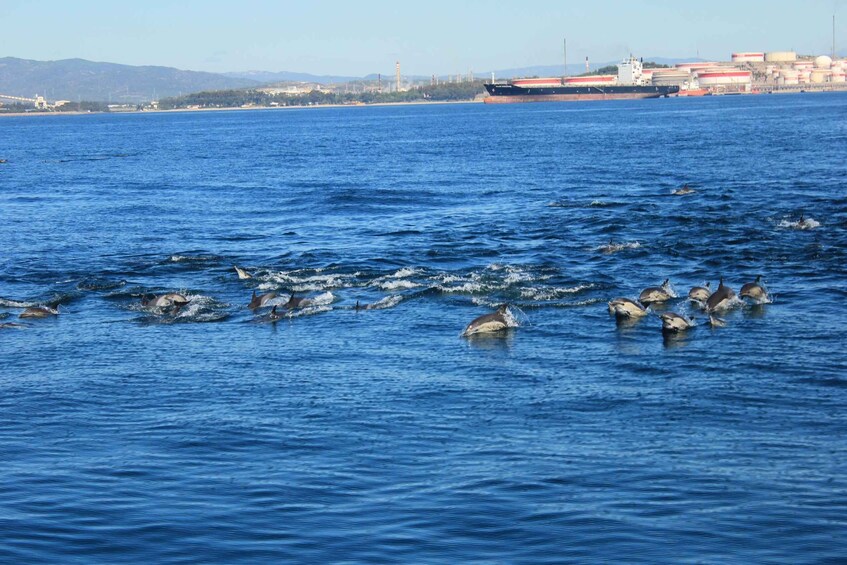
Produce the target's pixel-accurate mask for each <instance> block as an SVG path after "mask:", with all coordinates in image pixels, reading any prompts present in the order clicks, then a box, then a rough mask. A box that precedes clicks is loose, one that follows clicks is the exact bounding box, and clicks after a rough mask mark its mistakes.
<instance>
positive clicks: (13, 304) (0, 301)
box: [0, 298, 38, 308]
mask: <svg viewBox="0 0 847 565" xmlns="http://www.w3.org/2000/svg"><path fill="white" fill-rule="evenodd" d="M0 306H5V307H6V308H32V307H33V306H38V303H37V302H23V301H21V300H9V299H7V298H0Z"/></svg>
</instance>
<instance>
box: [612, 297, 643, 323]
mask: <svg viewBox="0 0 847 565" xmlns="http://www.w3.org/2000/svg"><path fill="white" fill-rule="evenodd" d="M609 314H614V315H615V318H617V319H619V320H621V319H630V318H643V317H644V316H646V315H647V309H646V308H644V307H643V306H641V304H639V303H638V302H636V301H635V300H630V299H629V298H615V299H614V300H610V301H609Z"/></svg>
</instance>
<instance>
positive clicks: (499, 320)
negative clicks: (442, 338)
mask: <svg viewBox="0 0 847 565" xmlns="http://www.w3.org/2000/svg"><path fill="white" fill-rule="evenodd" d="M508 311H509V305H508V304H503V305H502V306H500V307H499V308H497V310H496V311H495V312H493V313H491V314H485V315H483V316H480V317H478V318H475V319H474V320H473V321H472V322H471V323H470V324H468V327H466V328H465V331H463V332H462V336H464V337H467V336H470V335H474V334H481V333H493V332H499V331H502V330H505V329H506V328H508V327H509V320H507V319H506V314H507V312H508Z"/></svg>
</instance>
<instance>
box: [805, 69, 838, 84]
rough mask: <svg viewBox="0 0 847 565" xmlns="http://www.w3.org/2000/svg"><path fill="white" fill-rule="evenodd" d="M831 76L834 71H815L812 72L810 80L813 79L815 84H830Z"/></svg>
mask: <svg viewBox="0 0 847 565" xmlns="http://www.w3.org/2000/svg"><path fill="white" fill-rule="evenodd" d="M831 74H832V71H827V70H824V69H815V70H814V71H812V74H811V76H810V77H809V78H810V79H811V82H813V83H815V84H820V83H822V82H828V79H829V77H830V75H831Z"/></svg>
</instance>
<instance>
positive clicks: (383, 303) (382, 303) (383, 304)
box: [360, 294, 403, 310]
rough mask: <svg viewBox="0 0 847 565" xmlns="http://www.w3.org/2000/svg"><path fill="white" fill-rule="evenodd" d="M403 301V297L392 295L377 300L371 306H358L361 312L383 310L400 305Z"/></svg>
mask: <svg viewBox="0 0 847 565" xmlns="http://www.w3.org/2000/svg"><path fill="white" fill-rule="evenodd" d="M402 301H403V296H402V295H400V294H393V295H391V296H386V297H384V298H381V299H380V300H377V301H376V302H374V303H373V304H365V305H362V306H360V309H362V310H385V309H386V308H393V307H395V306H397V305H398V304H400V303H401V302H402Z"/></svg>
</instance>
